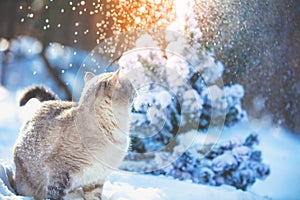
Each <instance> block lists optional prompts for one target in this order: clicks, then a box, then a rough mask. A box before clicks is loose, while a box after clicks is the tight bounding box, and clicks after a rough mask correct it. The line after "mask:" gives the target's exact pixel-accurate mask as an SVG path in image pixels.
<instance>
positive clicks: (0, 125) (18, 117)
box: [0, 87, 300, 200]
mask: <svg viewBox="0 0 300 200" xmlns="http://www.w3.org/2000/svg"><path fill="white" fill-rule="evenodd" d="M17 105H18V103H17V100H16V94H14V93H10V92H8V91H7V90H5V89H4V88H1V87H0V110H1V115H0V163H2V164H4V163H7V165H11V164H12V146H13V144H14V142H15V139H16V138H17V135H18V130H19V128H20V126H21V124H22V121H24V120H25V119H26V118H28V117H30V114H29V113H32V112H33V111H34V110H35V108H36V107H38V105H39V103H38V102H37V101H35V100H34V99H32V100H31V101H30V103H29V105H28V106H26V107H25V108H18V106H17ZM253 131H255V132H256V133H258V134H259V137H260V145H259V146H258V149H261V150H262V154H263V159H264V162H265V163H267V164H269V165H270V168H271V174H270V176H269V177H267V179H266V180H264V181H257V182H256V183H255V184H254V185H253V186H252V188H251V189H250V191H248V192H243V191H241V190H236V189H234V188H233V187H229V186H221V187H212V186H204V185H197V184H193V183H191V182H183V181H177V180H174V179H172V178H166V177H157V176H150V175H137V174H132V173H125V172H116V173H114V174H112V175H111V176H110V178H109V180H108V182H107V183H106V184H105V187H104V195H105V196H106V197H107V198H108V199H113V200H121V199H122V200H124V199H132V200H135V199H139V200H142V199H147V200H148V199H149V200H153V199H155V200H156V199H172V200H176V199H189V200H193V199H195V200H196V199H200V198H201V199H210V200H211V199H264V198H267V199H268V198H271V199H278V200H281V199H291V200H293V199H295V200H296V199H300V190H299V185H300V170H299V163H300V156H299V155H300V140H299V138H295V137H294V136H292V135H291V134H289V133H287V132H286V131H284V130H282V129H281V128H280V127H276V126H274V125H271V123H269V120H268V118H267V117H266V118H264V119H262V120H257V121H256V120H250V122H249V123H244V124H239V125H237V126H234V127H231V128H224V130H223V132H222V135H221V138H219V140H220V141H222V140H226V139H229V138H232V137H241V138H245V137H246V136H247V135H248V134H249V133H250V132H253ZM3 166H4V165H0V177H1V179H0V199H27V198H23V197H16V196H15V195H14V194H13V193H12V192H11V191H10V190H9V188H7V186H8V184H7V177H6V173H5V168H3Z"/></svg>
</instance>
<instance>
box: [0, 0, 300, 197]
mask: <svg viewBox="0 0 300 200" xmlns="http://www.w3.org/2000/svg"><path fill="white" fill-rule="evenodd" d="M299 23H300V2H299V1H297V0H287V1H281V0H263V1H258V0H251V1H242V0H227V1H217V0H195V1H192V0H188V1H183V0H174V1H172V0H136V1H124V0H105V1H96V0H91V1H83V0H70V1H62V0H29V1H25V0H24V1H23V0H2V1H1V2H0V81H1V86H0V109H1V116H0V152H1V154H0V160H1V161H3V162H8V163H10V162H11V150H12V146H13V144H14V141H15V139H16V137H17V135H18V130H19V128H20V126H21V125H22V123H23V122H24V121H25V120H26V119H28V117H29V116H30V111H31V112H32V111H34V109H36V108H37V107H38V105H39V104H38V102H34V101H33V102H31V103H30V102H29V103H30V104H29V105H27V108H26V107H25V108H19V107H18V102H17V101H18V95H19V94H20V91H22V90H23V89H24V88H25V87H27V86H31V85H35V84H43V85H46V86H48V87H49V88H51V89H52V90H54V91H55V92H56V93H57V94H58V96H59V97H60V98H61V99H62V100H75V101H76V100H77V99H78V97H79V95H80V92H81V89H82V84H83V82H82V77H83V74H84V71H93V72H95V73H96V74H99V73H102V72H105V71H113V70H115V69H116V67H117V66H120V67H122V69H123V70H122V73H124V75H127V76H129V77H130V80H131V81H132V82H133V84H134V85H135V86H136V88H138V89H139V91H138V92H139V96H138V97H137V99H136V100H135V102H134V104H133V107H132V115H131V121H132V124H131V127H132V128H131V139H132V146H131V149H130V152H129V153H128V155H127V157H126V159H125V161H124V163H123V165H122V166H121V169H122V170H126V171H133V172H138V173H140V174H146V175H147V176H146V177H148V176H149V177H151V178H150V179H152V178H153V177H156V179H155V180H156V181H158V180H160V179H161V177H168V178H170V177H172V181H173V180H174V179H176V180H180V181H183V182H184V183H186V184H185V186H182V185H180V187H184V188H186V193H183V195H182V197H183V198H185V197H187V196H188V195H191V194H190V193H192V194H194V196H193V197H194V198H195V199H197V198H198V197H203V198H208V197H209V195H211V193H217V194H218V193H220V194H223V195H225V196H226V195H227V193H226V192H228V191H230V192H229V196H228V198H231V199H232V198H236V199H239V197H244V198H247V197H248V196H247V195H249V198H251V199H259V198H273V199H298V198H300V193H299V190H298V188H297V184H296V183H299V180H298V179H299V178H300V170H298V168H297V165H298V164H297V163H299V162H300V159H299V158H298V156H297V155H298V154H299V153H300V140H299V134H300V115H299V108H300V103H299V99H300V73H299V72H300V68H299V66H300V56H299V52H300V48H299V47H300V40H299V35H300V28H299V26H300V25H299ZM278 147H280V148H278ZM135 178H137V177H135V176H132V177H131V178H128V177H125V178H124V177H123V178H118V176H116V175H115V176H112V178H111V179H110V182H109V183H108V186H107V188H108V189H107V191H110V192H112V191H116V190H121V191H123V190H124V193H121V194H119V196H120V197H119V198H121V197H122V196H124V195H125V196H126V195H127V196H128V195H129V194H128V193H126V189H124V188H126V187H123V189H122V187H119V186H120V185H117V184H116V183H117V181H121V182H122V181H123V182H122V183H123V184H125V183H126V184H129V185H130V188H131V189H132V188H134V189H135V191H134V192H133V193H134V194H136V197H134V195H133V196H132V195H131V196H130V195H129V196H130V198H129V197H128V199H135V198H136V199H139V198H140V196H139V195H142V193H144V192H141V191H140V190H138V189H141V188H139V186H140V185H143V184H144V183H142V181H137V180H136V179H135ZM121 179H122V180H121ZM128 179H129V180H128ZM138 179H139V180H144V179H145V177H138ZM2 180H4V179H3V178H2ZM146 180H147V178H146V179H145V182H147V181H146ZM164 181H165V182H164ZM168 181H169V179H168V180H164V179H162V180H160V181H158V182H159V183H158V185H160V184H161V185H162V186H165V185H166V184H170V183H169V182H168ZM3 182H4V183H5V181H3ZM0 183H2V182H0ZM191 183H192V184H197V187H198V184H199V185H201V187H202V185H205V186H207V185H208V186H209V188H210V189H209V190H207V189H204V188H200V186H199V187H198V188H196V189H191V188H194V186H193V185H192V184H191ZM290 183H294V185H292V186H291V185H289V184H290ZM109 184H110V185H109ZM164 184H165V185H164ZM179 184H181V183H176V184H175V183H174V187H175V185H176V186H178V187H179ZM0 185H1V184H0ZM298 185H299V184H298ZM216 186H222V188H223V190H221V191H218V190H215V187H216ZM223 186H225V188H224V187H223ZM227 186H229V187H230V188H226V187H227ZM141 187H142V186H141ZM144 187H154V186H153V185H152V186H151V185H150V186H149V185H147V184H145V185H144ZM3 188H4V189H3ZM158 188H159V187H158ZM232 188H234V190H231V189H232ZM127 189H128V185H127ZM134 189H133V190H134ZM156 189H157V188H156ZM236 189H237V190H236ZM195 190H197V191H198V192H199V191H201V192H199V193H197V192H195ZM164 191H169V193H176V189H174V191H171V192H170V190H169V189H165V190H164ZM205 191H206V192H205ZM241 191H243V192H241ZM5 192H6V189H5V185H2V186H1V187H0V194H1V193H2V195H4V196H5V194H6V193H5ZM231 192H232V193H231ZM248 192H250V193H248ZM108 193H109V192H108ZM146 193H147V192H146ZM203 193H205V194H203ZM7 194H9V195H13V194H10V193H9V192H8V193H7ZM147 194H148V195H149V196H148V198H147V197H145V199H174V197H171V196H168V195H167V196H164V195H161V194H160V193H159V192H157V191H156V190H155V191H152V190H149V191H148V193H147ZM201 195H202V196H201ZM206 195H207V196H206ZM230 195H231V196H230ZM234 195H235V196H234ZM238 195H240V196H238ZM242 195H246V196H242ZM256 195H257V196H256ZM112 196H114V195H112ZM127 196H126V197H124V198H127ZM179 196H180V195H179ZM179 196H178V198H179V199H180V197H179ZM220 196H222V195H220ZM220 196H219V197H220ZM1 198H2V196H1V195H0V199H1ZM12 198H14V197H12ZM191 198H192V196H191ZM111 199H113V198H111ZM116 199H118V198H116ZM216 199H218V197H217V196H216Z"/></svg>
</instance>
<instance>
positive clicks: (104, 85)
mask: <svg viewBox="0 0 300 200" xmlns="http://www.w3.org/2000/svg"><path fill="white" fill-rule="evenodd" d="M108 85H109V84H108V81H104V82H102V83H101V87H104V88H107V87H108Z"/></svg>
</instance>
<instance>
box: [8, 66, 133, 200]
mask: <svg viewBox="0 0 300 200" xmlns="http://www.w3.org/2000/svg"><path fill="white" fill-rule="evenodd" d="M134 94H135V92H134V88H133V87H132V85H131V83H130V81H129V80H127V79H125V78H121V77H119V70H118V71H117V72H115V73H105V74H102V75H99V76H95V75H94V74H92V73H86V75H85V87H84V90H83V92H82V94H81V97H80V100H79V102H78V103H74V102H63V101H57V100H56V101H45V102H43V103H42V105H41V107H40V108H39V110H38V111H37V112H36V113H35V116H34V117H33V118H32V119H31V120H30V121H28V122H27V123H26V124H25V125H24V127H23V128H22V129H21V132H20V135H19V138H18V139H17V142H16V144H15V146H14V162H15V165H16V174H15V189H16V192H17V193H18V194H20V195H26V196H34V197H35V199H45V198H48V199H75V198H79V199H101V192H102V187H103V184H104V181H105V178H106V177H107V176H108V175H109V174H110V172H111V171H112V170H114V169H116V168H117V167H118V166H119V164H120V163H121V161H122V159H123V158H124V156H125V154H126V152H127V149H128V146H129V135H128V132H129V113H130V104H131V103H132V100H133V98H134Z"/></svg>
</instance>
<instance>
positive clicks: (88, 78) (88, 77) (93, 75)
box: [84, 72, 96, 83]
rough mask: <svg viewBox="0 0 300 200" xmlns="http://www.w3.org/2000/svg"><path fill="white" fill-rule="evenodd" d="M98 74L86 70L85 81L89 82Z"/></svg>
mask: <svg viewBox="0 0 300 200" xmlns="http://www.w3.org/2000/svg"><path fill="white" fill-rule="evenodd" d="M95 76H96V75H95V74H93V73H92V72H86V73H85V76H84V82H85V83H86V82H88V81H89V80H91V79H92V78H94V77H95Z"/></svg>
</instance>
